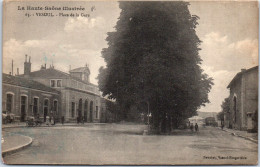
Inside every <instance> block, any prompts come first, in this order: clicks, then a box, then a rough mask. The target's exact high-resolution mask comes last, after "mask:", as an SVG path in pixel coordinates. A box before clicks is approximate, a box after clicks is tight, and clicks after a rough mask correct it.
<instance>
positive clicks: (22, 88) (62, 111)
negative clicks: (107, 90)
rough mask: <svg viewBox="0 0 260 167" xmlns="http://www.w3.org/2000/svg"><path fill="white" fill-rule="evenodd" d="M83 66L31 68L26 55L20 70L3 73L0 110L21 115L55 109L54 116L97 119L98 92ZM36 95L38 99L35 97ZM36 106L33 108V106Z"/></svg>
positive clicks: (44, 112) (70, 119) (50, 111)
mask: <svg viewBox="0 0 260 167" xmlns="http://www.w3.org/2000/svg"><path fill="white" fill-rule="evenodd" d="M89 75H90V70H89V68H88V67H87V66H85V67H79V68H76V69H72V70H70V71H69V73H66V72H62V71H60V70H57V69H55V68H54V66H53V65H51V66H50V67H49V68H46V64H45V65H44V66H41V68H40V70H37V71H33V72H32V71H31V61H30V57H29V60H27V55H26V57H25V62H24V74H22V75H17V76H12V75H8V74H3V92H2V93H3V110H9V112H11V113H13V114H15V115H17V116H19V117H21V120H22V121H23V120H24V119H25V116H26V115H33V114H34V113H36V112H37V113H38V112H39V113H40V114H41V117H42V118H43V119H44V120H45V119H46V116H47V115H49V114H50V113H52V112H55V114H56V118H57V120H61V118H62V117H64V118H65V121H66V122H75V121H76V120H77V119H78V118H79V119H80V120H82V119H83V118H84V121H85V122H100V120H101V119H100V118H101V110H102V112H105V111H103V108H104V107H101V106H102V104H101V99H102V97H101V93H100V91H99V89H98V86H97V85H94V84H92V83H90V82H89ZM37 99H38V100H37ZM36 108H37V109H36Z"/></svg>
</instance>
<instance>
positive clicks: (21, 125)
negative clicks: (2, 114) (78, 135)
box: [2, 122, 106, 129]
mask: <svg viewBox="0 0 260 167" xmlns="http://www.w3.org/2000/svg"><path fill="white" fill-rule="evenodd" d="M104 124H106V123H84V124H82V123H79V124H77V123H64V124H63V125H62V124H61V123H56V124H55V125H46V124H45V123H42V124H41V126H38V127H57V126H89V125H104ZM18 127H27V126H26V123H25V122H17V123H11V124H2V129H5V128H18Z"/></svg>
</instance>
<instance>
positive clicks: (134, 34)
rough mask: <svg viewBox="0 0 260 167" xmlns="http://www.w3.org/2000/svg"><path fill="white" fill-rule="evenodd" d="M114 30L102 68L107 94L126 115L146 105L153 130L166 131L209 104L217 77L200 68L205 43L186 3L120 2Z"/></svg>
mask: <svg viewBox="0 0 260 167" xmlns="http://www.w3.org/2000/svg"><path fill="white" fill-rule="evenodd" d="M119 7H120V8H121V10H122V11H121V14H120V17H119V20H118V22H117V25H116V26H115V29H116V31H115V32H109V33H108V37H107V41H108V45H109V47H108V48H105V49H103V51H102V55H103V58H104V59H105V61H106V63H107V67H106V68H104V67H102V68H100V71H99V72H100V74H99V76H98V79H99V87H100V90H101V91H102V92H103V95H106V96H108V97H109V98H112V99H116V101H117V104H118V105H120V108H121V111H122V113H123V117H126V116H127V112H129V111H131V107H132V106H134V105H135V106H140V105H147V106H149V109H150V111H151V113H152V118H153V119H152V125H153V126H152V127H153V128H154V129H156V130H158V131H165V130H166V129H170V128H171V127H173V126H175V127H177V126H178V124H179V123H180V122H181V121H182V120H183V119H186V118H188V117H190V116H193V115H195V114H196V110H197V109H198V108H199V107H200V106H201V105H205V103H207V102H209V100H208V92H209V91H210V89H211V85H212V84H213V83H212V79H211V78H208V76H207V75H206V74H204V73H203V70H202V69H201V67H200V64H201V61H202V60H201V59H200V56H199V54H198V51H199V50H200V49H199V44H200V42H201V41H200V40H199V38H198V37H197V35H196V32H195V28H196V25H197V24H198V23H197V19H198V17H197V16H192V15H191V14H190V12H189V10H188V3H187V2H119Z"/></svg>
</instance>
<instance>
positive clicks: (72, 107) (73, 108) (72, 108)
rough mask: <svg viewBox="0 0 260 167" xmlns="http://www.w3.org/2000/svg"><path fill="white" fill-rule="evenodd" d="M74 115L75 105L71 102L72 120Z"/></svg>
mask: <svg viewBox="0 0 260 167" xmlns="http://www.w3.org/2000/svg"><path fill="white" fill-rule="evenodd" d="M74 114H75V103H74V102H71V117H72V118H74Z"/></svg>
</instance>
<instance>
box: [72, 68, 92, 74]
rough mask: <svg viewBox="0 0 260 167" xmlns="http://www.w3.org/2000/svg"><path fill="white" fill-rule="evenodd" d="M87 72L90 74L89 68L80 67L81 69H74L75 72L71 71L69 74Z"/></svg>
mask: <svg viewBox="0 0 260 167" xmlns="http://www.w3.org/2000/svg"><path fill="white" fill-rule="evenodd" d="M86 71H88V72H89V73H90V71H89V68H88V67H79V68H75V69H73V70H70V71H69V72H70V73H71V72H86Z"/></svg>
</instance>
